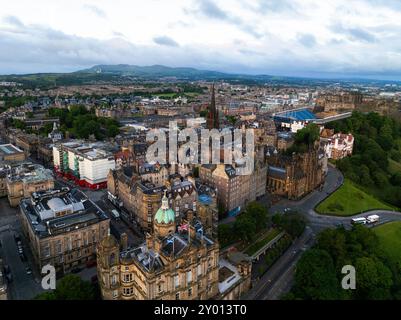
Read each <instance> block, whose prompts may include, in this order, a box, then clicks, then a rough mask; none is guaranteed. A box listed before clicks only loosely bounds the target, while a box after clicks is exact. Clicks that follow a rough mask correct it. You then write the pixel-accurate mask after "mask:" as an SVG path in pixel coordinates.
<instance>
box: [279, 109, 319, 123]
mask: <svg viewBox="0 0 401 320" xmlns="http://www.w3.org/2000/svg"><path fill="white" fill-rule="evenodd" d="M274 118H275V119H276V120H281V121H285V120H287V121H288V120H293V121H306V120H313V119H317V117H316V115H315V114H314V113H313V112H312V111H310V110H309V109H299V110H292V111H286V112H283V113H279V114H276V115H275V117H274Z"/></svg>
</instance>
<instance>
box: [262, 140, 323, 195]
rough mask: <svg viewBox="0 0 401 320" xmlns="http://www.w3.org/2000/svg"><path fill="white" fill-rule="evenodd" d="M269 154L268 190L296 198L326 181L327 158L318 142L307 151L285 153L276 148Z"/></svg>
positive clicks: (275, 193)
mask: <svg viewBox="0 0 401 320" xmlns="http://www.w3.org/2000/svg"><path fill="white" fill-rule="evenodd" d="M269 155H270V156H269V157H268V158H267V159H268V164H269V168H268V174H267V190H268V192H270V193H272V194H274V195H279V196H283V197H286V198H288V199H291V200H296V199H300V198H302V197H303V196H305V195H307V194H308V193H310V192H311V191H313V190H314V189H316V188H317V187H319V186H320V185H321V184H322V183H324V178H325V159H327V158H326V157H325V155H324V153H323V152H322V150H321V149H320V148H319V143H318V142H317V143H316V144H315V145H314V146H312V147H310V149H309V150H308V152H305V153H300V154H295V153H294V154H292V155H284V154H280V153H277V151H276V150H275V151H274V152H269Z"/></svg>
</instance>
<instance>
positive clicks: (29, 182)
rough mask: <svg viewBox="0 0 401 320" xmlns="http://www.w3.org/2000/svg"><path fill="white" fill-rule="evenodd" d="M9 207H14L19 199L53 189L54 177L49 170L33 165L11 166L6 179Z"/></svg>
mask: <svg viewBox="0 0 401 320" xmlns="http://www.w3.org/2000/svg"><path fill="white" fill-rule="evenodd" d="M6 185H7V196H8V201H9V202H10V206H12V207H16V206H18V205H19V203H20V201H21V199H23V198H27V197H30V196H31V194H32V193H34V192H38V191H43V190H50V189H53V188H54V177H53V174H52V172H51V170H49V169H45V168H44V167H43V166H41V165H38V164H33V163H23V164H20V165H16V166H12V167H11V168H10V170H9V172H8V174H7V178H6Z"/></svg>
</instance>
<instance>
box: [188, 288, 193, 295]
mask: <svg viewBox="0 0 401 320" xmlns="http://www.w3.org/2000/svg"><path fill="white" fill-rule="evenodd" d="M188 297H192V288H189V289H188Z"/></svg>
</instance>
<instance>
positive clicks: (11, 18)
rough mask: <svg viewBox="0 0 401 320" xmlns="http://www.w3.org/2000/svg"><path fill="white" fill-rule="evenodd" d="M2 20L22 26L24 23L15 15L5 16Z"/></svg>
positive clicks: (12, 24)
mask: <svg viewBox="0 0 401 320" xmlns="http://www.w3.org/2000/svg"><path fill="white" fill-rule="evenodd" d="M2 21H3V22H4V23H6V24H8V25H10V26H15V27H22V26H23V25H24V24H23V23H22V22H21V21H20V20H19V19H18V18H17V17H15V16H6V17H4V18H3V19H2Z"/></svg>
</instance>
